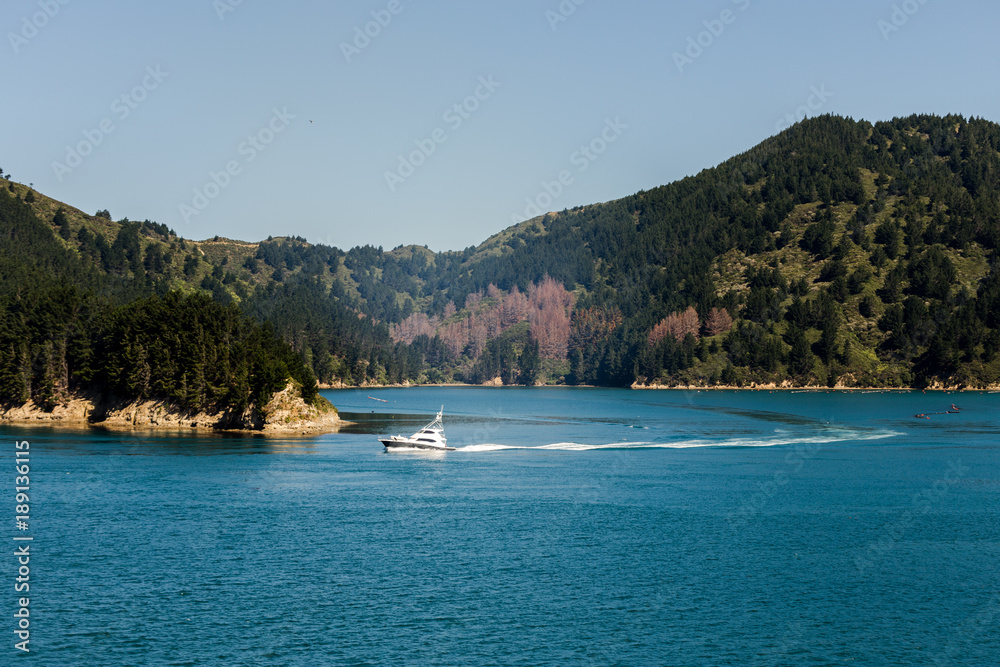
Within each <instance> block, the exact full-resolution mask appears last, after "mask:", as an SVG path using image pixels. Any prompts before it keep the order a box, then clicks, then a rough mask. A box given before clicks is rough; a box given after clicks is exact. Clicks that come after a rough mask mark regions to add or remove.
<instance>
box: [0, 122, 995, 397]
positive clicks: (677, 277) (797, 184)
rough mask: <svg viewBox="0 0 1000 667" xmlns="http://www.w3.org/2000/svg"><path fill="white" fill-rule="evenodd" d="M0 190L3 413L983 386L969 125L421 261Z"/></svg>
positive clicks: (758, 152)
mask: <svg viewBox="0 0 1000 667" xmlns="http://www.w3.org/2000/svg"><path fill="white" fill-rule="evenodd" d="M6 185H7V187H6V191H5V192H2V196H0V216H2V217H0V221H2V224H3V227H2V233H0V287H3V294H2V296H0V317H2V318H3V323H4V326H3V328H2V331H0V342H2V349H0V362H2V371H0V372H2V375H0V396H2V398H3V400H5V401H8V402H16V401H18V400H21V399H23V398H24V397H25V396H26V395H31V396H33V397H35V398H36V400H40V401H43V402H44V401H48V402H51V401H53V400H58V397H59V396H61V395H62V393H61V392H65V391H66V390H67V388H69V387H72V386H74V384H76V385H81V386H82V385H87V384H94V383H97V384H101V385H103V386H106V387H110V388H113V389H114V390H116V391H121V392H126V393H132V394H142V395H145V394H147V393H149V394H157V395H163V396H169V397H171V398H172V399H173V400H176V401H178V402H180V403H182V404H184V405H190V406H196V405H204V404H206V403H213V402H215V403H227V402H237V403H239V402H240V401H242V400H244V399H243V398H241V397H248V396H253V395H256V394H258V393H259V392H262V391H266V390H268V389H269V388H271V387H272V386H274V382H275V380H274V378H276V377H277V376H278V375H281V374H285V375H287V376H288V377H292V378H295V379H296V381H298V382H300V383H302V384H303V386H310V387H311V386H314V383H315V379H318V380H319V381H320V382H321V383H330V384H334V385H362V384H387V383H404V382H446V381H462V382H470V383H492V384H497V383H502V384H514V383H520V384H535V383H567V384H596V385H608V386H628V385H632V384H634V383H638V384H663V385H697V386H710V385H720V384H721V385H734V386H748V385H752V384H758V385H759V384H770V383H773V384H776V385H782V384H784V385H790V386H805V385H810V386H816V385H821V386H837V385H840V386H901V387H902V386H927V385H933V384H941V385H946V386H956V385H957V386H968V387H982V386H996V385H997V384H998V383H1000V354H998V352H1000V269H998V264H997V251H998V243H1000V126H998V125H997V124H995V123H992V122H989V121H985V120H981V119H966V118H962V117H960V116H947V117H938V116H911V117H908V118H897V119H893V120H891V121H887V122H880V123H875V124H872V123H868V122H863V121H862V122H855V121H853V120H850V119H845V118H840V117H835V116H823V117H819V118H815V119H809V120H806V121H803V122H801V123H799V124H797V125H795V126H793V127H791V128H789V129H788V130H786V131H784V132H782V133H781V134H779V135H777V136H775V137H772V138H770V139H768V140H766V141H764V142H763V143H762V144H760V145H758V146H757V147H755V148H753V149H752V150H750V151H748V152H747V153H744V154H742V155H739V156H737V157H734V158H732V159H731V160H728V161H727V162H724V163H723V164H721V165H719V166H717V167H714V168H712V169H707V170H705V171H703V172H701V173H699V174H697V175H696V176H692V177H690V178H685V179H683V180H681V181H678V182H676V183H672V184H670V185H666V186H663V187H659V188H656V189H653V190H649V191H642V192H638V193H636V194H634V195H632V196H630V197H626V198H624V199H620V200H617V201H612V202H608V203H605V204H600V205H594V206H586V207H578V208H575V209H572V210H563V211H561V212H552V213H549V214H546V215H544V216H541V217H539V218H536V219H533V220H529V221H526V222H524V223H521V224H520V225H516V226H514V227H511V228H509V229H506V230H504V231H502V232H500V233H499V234H497V235H496V236H494V237H492V238H491V239H488V240H487V241H486V242H484V243H483V244H482V245H480V246H478V247H473V248H467V249H465V250H462V251H453V252H441V253H435V252H432V251H430V250H428V249H427V248H425V247H419V246H407V247H402V246H401V247H398V248H395V249H393V250H392V251H385V250H383V249H382V248H374V247H371V246H365V247H357V248H353V249H351V250H348V251H342V250H340V249H337V248H333V247H329V246H323V245H313V244H310V243H308V242H306V241H305V239H302V238H298V237H295V238H269V239H267V240H266V241H262V242H259V243H246V242H241V241H233V240H230V239H222V238H219V237H216V238H214V239H211V240H205V241H200V242H193V241H189V240H185V239H181V238H179V237H177V236H176V235H175V234H174V233H173V231H172V230H170V229H168V228H167V227H166V226H164V225H161V224H158V223H155V222H151V221H148V220H147V221H144V222H142V223H139V222H135V221H130V220H127V219H123V220H120V221H117V222H114V221H112V220H111V215H110V213H109V212H108V211H106V210H105V211H99V212H98V213H97V214H96V215H86V214H84V213H82V212H80V211H78V210H76V209H73V208H72V207H69V206H66V205H64V204H60V203H59V202H55V201H53V200H51V199H48V198H46V197H44V196H43V195H41V194H39V193H35V192H34V191H33V190H32V189H31V188H29V187H26V186H24V185H20V184H16V183H13V182H11V181H7V184H6ZM174 310H176V311H178V312H181V311H183V312H184V313H185V315H184V316H183V317H178V318H174V320H172V321H170V322H161V321H160V320H161V319H170V318H169V317H167V314H168V313H170V312H172V311H174ZM137 323H143V324H137ZM251 351H256V352H251ZM227 355H228V356H227ZM165 359H166V360H169V363H163V360H165ZM116 364H117V365H121V366H120V367H122V368H126V369H128V370H127V372H125V374H124V375H123V374H122V372H121V371H120V370H119V371H116V370H115V367H116ZM146 366H148V367H149V368H150V374H151V375H150V377H148V378H147V377H146V372H145V370H143V369H145V368H146ZM153 375H156V377H155V378H154V377H153ZM314 378H315V379H314Z"/></svg>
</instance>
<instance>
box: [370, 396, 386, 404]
mask: <svg viewBox="0 0 1000 667" xmlns="http://www.w3.org/2000/svg"><path fill="white" fill-rule="evenodd" d="M368 398H370V399H372V400H373V401H382V402H383V403H388V402H389V401H387V400H385V399H384V398H375V397H374V396H369V397H368Z"/></svg>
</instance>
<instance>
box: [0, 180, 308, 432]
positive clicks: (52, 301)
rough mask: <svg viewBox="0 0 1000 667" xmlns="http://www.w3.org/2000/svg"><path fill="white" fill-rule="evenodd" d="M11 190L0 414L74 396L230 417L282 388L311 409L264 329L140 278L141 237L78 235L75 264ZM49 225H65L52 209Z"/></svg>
mask: <svg viewBox="0 0 1000 667" xmlns="http://www.w3.org/2000/svg"><path fill="white" fill-rule="evenodd" d="M11 190H13V189H12V188H11V189H8V190H4V191H0V403H2V404H5V405H22V404H24V403H26V402H27V401H29V400H33V401H34V402H35V404H36V405H39V406H41V407H42V408H44V409H46V410H51V409H53V408H54V407H55V406H56V405H59V404H61V403H64V402H66V401H67V400H68V399H69V398H70V395H71V393H72V392H76V391H82V392H97V393H99V394H104V395H109V396H118V397H122V398H126V399H144V398H154V397H155V398H162V399H167V400H169V401H170V402H171V403H172V404H173V405H175V406H177V407H178V408H182V409H186V410H191V411H195V412H197V411H222V410H226V409H234V410H237V411H242V410H244V409H246V408H247V407H249V406H257V407H259V406H263V405H264V404H265V403H266V402H267V401H268V399H269V398H270V397H271V395H273V394H274V393H275V392H276V391H279V390H281V389H283V388H284V387H285V385H286V383H287V382H288V381H289V380H292V381H294V382H295V383H297V384H298V385H299V387H300V389H301V394H302V397H303V398H304V399H305V400H306V401H308V402H310V403H312V402H315V401H316V400H317V396H318V393H317V385H316V378H315V377H314V375H313V373H312V371H311V370H310V369H309V368H307V366H306V365H305V364H304V363H303V359H302V357H301V355H299V354H297V353H296V352H295V351H294V350H293V349H292V348H291V347H290V346H289V345H288V344H287V343H286V342H285V341H283V340H282V339H281V337H280V336H278V335H277V334H276V333H275V332H274V331H273V329H272V328H271V327H270V326H269V325H264V324H261V323H259V322H257V321H255V320H253V319H252V318H250V317H248V316H246V315H244V314H242V313H241V312H240V311H239V310H238V309H237V308H236V307H235V306H234V305H223V304H221V303H218V302H217V301H213V300H212V298H211V297H210V296H208V295H207V294H204V293H188V294H183V293H181V292H178V291H172V290H170V289H169V286H168V285H167V284H166V283H164V282H163V281H162V280H160V279H158V278H157V277H156V275H155V273H154V272H149V273H147V272H146V271H145V269H144V268H143V261H144V258H142V257H141V254H140V252H139V244H138V240H137V236H136V233H137V231H138V230H139V229H140V227H141V225H138V224H131V223H125V224H123V225H122V226H121V231H120V232H119V234H118V235H117V238H116V239H115V241H114V242H112V243H111V244H108V243H107V242H106V241H104V239H103V237H102V236H99V235H98V236H96V237H95V235H92V234H89V233H84V234H81V236H82V237H83V239H82V241H81V244H80V247H81V248H82V249H83V252H82V253H77V252H73V251H71V250H69V249H67V248H66V247H65V246H64V245H63V244H62V243H61V242H60V240H59V238H57V236H54V235H53V234H52V231H51V230H50V229H49V225H47V224H46V223H45V222H43V221H41V220H39V218H38V217H37V215H36V214H35V211H34V210H33V209H32V208H31V206H30V203H31V202H30V200H31V199H33V198H34V197H33V196H31V195H30V194H29V195H28V196H27V197H26V198H27V199H28V200H29V201H27V202H26V201H22V199H21V198H19V197H18V196H16V195H15V193H14V192H12V191H11ZM28 192H29V193H30V191H28ZM53 218H54V224H55V226H56V227H57V228H59V227H60V226H64V225H65V224H66V223H65V222H64V220H65V212H64V211H62V209H59V211H57V213H56V214H55V215H54V216H53ZM148 227H149V230H150V231H151V232H152V233H156V234H165V233H166V230H165V229H161V228H153V227H152V226H148ZM83 231H84V232H86V230H85V229H84V230H83ZM61 238H65V237H61ZM95 238H96V239H97V240H96V241H95ZM90 249H93V252H91V250H90ZM150 256H151V255H150V254H147V255H146V257H150Z"/></svg>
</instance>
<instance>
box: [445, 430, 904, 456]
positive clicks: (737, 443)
mask: <svg viewBox="0 0 1000 667" xmlns="http://www.w3.org/2000/svg"><path fill="white" fill-rule="evenodd" d="M897 435H899V433H895V432H892V431H862V432H857V431H848V430H837V431H829V432H827V433H824V434H822V435H814V436H805V437H803V436H791V435H779V436H775V437H770V438H731V439H729V440H676V441H672V442H610V443H607V444H600V445H590V444H583V443H579V442H556V443H553V444H551V445H536V446H533V447H527V446H517V445H500V444H482V445H468V446H466V447H458V448H457V450H456V451H459V452H498V451H502V450H505V449H538V450H557V451H568V452H586V451H590V450H594V449H690V448H693V447H780V446H788V445H792V446H796V445H825V444H829V443H834V442H847V441H856V442H860V441H865V440H882V439H884V438H891V437H894V436H897Z"/></svg>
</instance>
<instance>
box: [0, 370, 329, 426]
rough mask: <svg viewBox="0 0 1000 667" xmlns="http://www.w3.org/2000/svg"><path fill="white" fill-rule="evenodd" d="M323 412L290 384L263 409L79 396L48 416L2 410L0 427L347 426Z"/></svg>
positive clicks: (28, 407)
mask: <svg viewBox="0 0 1000 667" xmlns="http://www.w3.org/2000/svg"><path fill="white" fill-rule="evenodd" d="M321 400H322V401H323V403H324V405H322V407H319V408H317V407H315V406H313V405H309V404H307V403H306V402H305V401H304V400H303V399H302V396H301V394H300V392H299V389H298V387H297V386H296V385H295V384H294V383H292V382H289V383H288V385H287V386H286V387H285V388H284V389H283V390H282V391H279V392H278V393H276V394H274V396H272V397H271V400H270V401H268V403H267V405H265V406H264V407H263V408H261V409H260V410H258V409H256V408H255V407H254V406H251V407H248V408H247V409H246V410H243V411H242V412H236V411H234V410H224V411H222V412H217V413H213V414H209V413H205V412H197V413H195V412H190V411H182V410H178V409H176V408H175V407H173V406H171V405H170V404H169V403H167V402H166V401H162V400H145V401H131V402H125V401H118V400H115V399H114V398H106V397H98V396H88V395H77V396H73V397H71V398H70V400H69V401H68V402H66V403H65V404H64V405H59V406H57V407H56V408H55V409H53V410H52V411H51V412H46V411H45V410H43V409H42V408H40V407H39V406H37V405H35V404H34V403H33V402H28V403H26V404H24V405H22V406H18V407H12V408H7V409H0V410H2V411H0V423H8V424H24V425H27V424H37V425H44V426H73V427H84V426H100V427H104V428H137V429H190V428H199V429H212V430H232V431H253V432H258V433H274V434H290V433H329V432H335V431H337V430H338V429H339V427H340V426H341V425H342V424H343V423H344V422H343V421H342V420H341V419H340V416H339V415H338V414H337V409H336V408H335V407H333V406H332V405H330V403H329V402H328V401H326V400H325V399H321Z"/></svg>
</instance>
